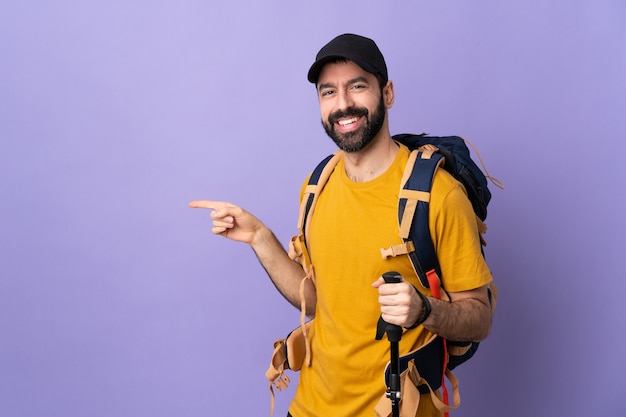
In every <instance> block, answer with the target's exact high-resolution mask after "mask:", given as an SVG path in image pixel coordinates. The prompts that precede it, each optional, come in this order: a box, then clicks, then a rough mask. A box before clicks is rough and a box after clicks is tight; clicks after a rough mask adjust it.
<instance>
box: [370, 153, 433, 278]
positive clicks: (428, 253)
mask: <svg viewBox="0 0 626 417" xmlns="http://www.w3.org/2000/svg"><path fill="white" fill-rule="evenodd" d="M444 160H445V159H444V157H443V155H441V154H440V153H437V148H436V147H434V146H431V145H425V146H421V147H420V148H418V149H415V150H413V151H411V154H410V156H409V160H408V162H407V165H406V167H405V168H404V175H403V177H402V181H401V183H400V184H401V188H400V194H399V201H398V222H399V227H400V237H401V238H402V241H403V242H404V243H403V244H402V245H394V246H391V247H390V248H388V249H381V254H382V256H383V258H387V257H388V256H397V255H401V254H406V255H408V256H409V259H411V263H412V265H413V269H414V270H415V273H416V275H417V276H418V278H419V280H420V282H421V284H422V286H424V287H425V288H430V287H431V284H430V283H429V276H428V274H429V272H431V271H434V272H436V274H437V276H441V271H440V269H439V262H438V261H437V254H436V252H435V247H434V245H433V242H432V239H431V238H430V227H429V222H428V219H429V203H430V190H431V187H432V182H433V178H434V177H435V172H436V171H437V169H438V168H439V166H441V165H442V164H443V163H444Z"/></svg>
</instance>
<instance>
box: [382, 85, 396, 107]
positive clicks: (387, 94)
mask: <svg viewBox="0 0 626 417" xmlns="http://www.w3.org/2000/svg"><path fill="white" fill-rule="evenodd" d="M383 100H385V107H386V108H388V109H390V108H391V107H392V106H393V100H394V93H393V82H392V81H391V80H389V81H387V85H385V87H384V88H383Z"/></svg>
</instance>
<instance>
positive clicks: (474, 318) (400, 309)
mask: <svg viewBox="0 0 626 417" xmlns="http://www.w3.org/2000/svg"><path fill="white" fill-rule="evenodd" d="M373 286H374V287H375V288H378V291H379V299H378V301H379V302H380V304H381V313H382V317H383V320H385V321H386V322H388V323H391V324H396V325H398V326H403V327H411V326H412V325H414V324H415V323H416V322H417V320H418V319H419V318H420V317H421V314H422V313H423V311H424V303H423V301H422V299H421V297H420V296H419V295H418V294H417V290H416V289H415V288H414V287H413V286H412V285H411V284H410V283H408V282H406V281H402V282H400V283H398V284H385V283H384V280H383V279H382V278H379V279H378V280H377V281H376V282H374V284H373ZM448 295H449V297H450V301H446V300H438V299H436V298H433V297H427V299H428V302H430V305H431V313H430V315H429V316H428V318H427V319H426V321H424V323H423V325H424V327H425V328H426V329H428V330H430V331H431V332H433V333H435V334H438V335H440V336H442V337H444V338H446V339H449V340H459V341H476V342H478V341H481V340H483V339H485V338H486V337H487V336H488V335H489V332H490V331H491V315H492V310H491V305H490V302H489V293H488V286H487V285H484V286H482V287H479V288H476V289H474V290H469V291H462V292H456V293H448Z"/></svg>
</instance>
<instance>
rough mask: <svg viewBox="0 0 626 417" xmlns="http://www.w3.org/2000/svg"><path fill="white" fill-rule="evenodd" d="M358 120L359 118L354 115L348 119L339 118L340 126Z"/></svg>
mask: <svg viewBox="0 0 626 417" xmlns="http://www.w3.org/2000/svg"><path fill="white" fill-rule="evenodd" d="M357 120H359V118H358V117H353V118H352V119H347V120H339V121H338V122H337V123H339V125H340V126H347V125H349V124H351V123H354V122H356V121H357Z"/></svg>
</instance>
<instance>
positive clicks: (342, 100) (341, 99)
mask: <svg viewBox="0 0 626 417" xmlns="http://www.w3.org/2000/svg"><path fill="white" fill-rule="evenodd" d="M351 107H354V101H353V100H352V96H351V95H350V93H349V92H348V91H345V90H340V91H339V92H338V93H337V109H338V110H346V109H349V108H351Z"/></svg>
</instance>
